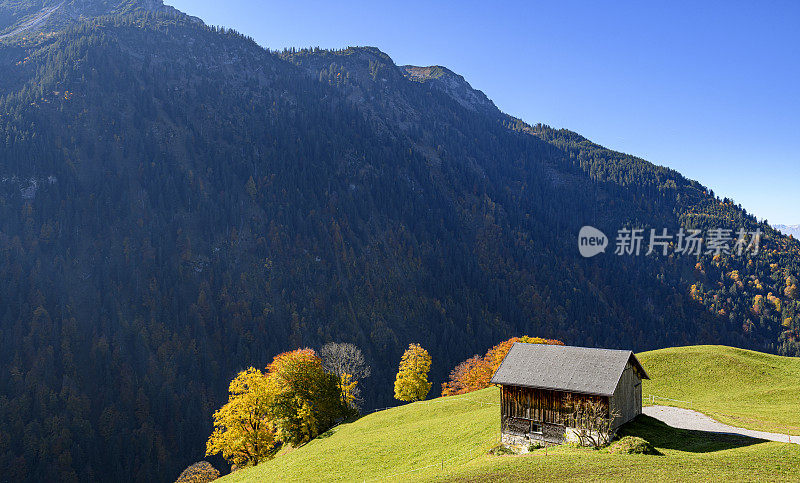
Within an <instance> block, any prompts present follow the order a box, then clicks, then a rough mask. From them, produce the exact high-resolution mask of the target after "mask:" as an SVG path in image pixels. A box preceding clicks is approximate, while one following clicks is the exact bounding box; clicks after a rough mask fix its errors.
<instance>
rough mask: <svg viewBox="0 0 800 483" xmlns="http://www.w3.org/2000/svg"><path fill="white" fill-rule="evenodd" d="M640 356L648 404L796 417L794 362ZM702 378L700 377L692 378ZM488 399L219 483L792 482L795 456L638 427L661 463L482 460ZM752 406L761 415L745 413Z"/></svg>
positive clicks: (430, 405)
mask: <svg viewBox="0 0 800 483" xmlns="http://www.w3.org/2000/svg"><path fill="white" fill-rule="evenodd" d="M639 357H640V359H641V360H642V363H643V364H644V365H645V367H646V368H647V370H648V371H649V372H650V375H651V377H652V378H653V380H652V381H651V382H649V383H648V384H647V386H645V393H646V394H648V393H650V392H652V393H654V394H658V395H663V396H664V397H672V398H674V399H681V397H684V398H689V399H691V400H692V402H693V403H694V404H693V408H694V409H698V410H701V411H704V412H707V413H709V414H712V415H715V416H716V413H715V411H716V412H720V414H727V415H728V417H731V418H738V419H737V420H736V421H744V420H746V419H747V420H757V421H760V422H761V423H760V424H771V425H775V426H780V425H781V424H783V422H784V421H786V420H789V419H791V417H792V414H796V412H797V411H798V410H799V408H797V407H796V406H797V405H796V404H794V405H793V404H792V401H794V400H795V399H796V396H793V394H794V395H796V394H797V390H796V389H797V384H798V381H800V379H798V378H797V375H798V371H800V361H799V360H795V359H791V358H782V357H778V356H771V355H767V354H760V353H757V352H751V351H741V350H739V349H732V348H729V347H720V346H692V347H683V348H674V349H663V350H659V351H652V352H647V353H643V354H640V355H639ZM703 371H709V372H708V373H707V376H706V377H705V378H698V377H697V375H699V374H706V373H705V372H703ZM694 381H696V382H694ZM703 381H705V382H703ZM793 384H794V386H793ZM748 386H750V388H749V389H748ZM792 387H794V388H795V389H794V391H792V389H791V388H792ZM657 391H660V393H658V392H657ZM678 396H680V397H678ZM498 399H499V395H498V390H497V389H496V388H489V389H485V390H483V391H478V392H474V393H471V394H466V395H463V396H455V397H449V398H439V399H433V400H429V401H424V402H419V403H414V404H408V405H405V406H401V407H397V408H393V409H389V410H384V411H379V412H376V413H373V414H370V415H367V416H365V417H363V418H361V419H359V420H358V421H356V422H353V423H348V424H343V425H340V426H338V427H336V428H334V429H333V430H331V431H329V432H328V433H326V434H325V435H323V436H322V437H320V438H318V439H316V440H315V441H312V442H311V443H309V444H307V445H306V446H304V447H302V448H299V449H297V450H295V451H292V452H289V453H287V454H285V455H283V456H280V457H279V458H276V459H274V460H272V461H269V462H266V463H263V464H261V465H259V466H257V467H255V468H249V469H246V470H242V471H239V472H236V473H234V474H232V475H229V476H228V477H226V478H225V479H224V480H223V481H226V482H247V481H276V480H294V481H298V480H302V481H310V480H320V479H324V480H341V481H370V480H377V479H385V478H388V479H402V480H409V479H417V480H439V479H441V480H463V481H471V480H485V479H487V478H491V479H492V480H503V479H507V480H515V481H516V480H525V479H537V480H542V479H544V480H557V479H565V478H566V479H573V478H581V479H589V480H592V479H616V480H639V479H643V478H652V477H656V478H663V479H667V478H669V479H671V480H690V479H692V480H694V479H698V478H710V477H712V476H713V477H715V478H719V477H722V478H725V479H730V480H758V479H762V480H763V479H785V480H791V479H800V467H798V466H797V464H796V462H797V461H798V460H800V446H798V445H789V444H784V443H772V442H761V441H758V440H753V439H749V438H741V437H736V436H728V435H714V434H709V433H702V432H695V431H684V430H678V429H674V428H670V427H668V426H666V425H664V424H662V423H660V422H659V421H656V420H654V419H651V418H647V417H641V418H640V419H639V420H637V421H636V422H635V423H633V424H630V425H628V426H627V427H626V429H625V432H626V433H627V434H632V435H636V436H641V437H644V438H645V439H647V440H648V441H650V442H651V443H653V445H654V446H655V447H656V448H657V449H658V450H659V451H660V452H661V453H663V455H662V456H645V455H617V454H609V453H607V452H605V451H592V450H587V449H576V448H569V447H559V448H551V449H549V450H548V451H547V452H546V453H545V452H544V451H542V450H538V451H535V452H534V453H532V454H530V455H528V456H522V457H517V456H490V455H487V454H486V453H487V451H488V450H489V449H490V448H491V447H492V446H493V445H494V444H495V443H496V442H497V440H498V437H499V427H498V426H499V407H498V406H497V402H498ZM687 400H688V399H687ZM754 400H758V401H760V404H758V405H752V404H750V402H751V401H754ZM728 422H733V420H728ZM767 427H768V426H767ZM762 428H763V427H762ZM412 470H413V471H412Z"/></svg>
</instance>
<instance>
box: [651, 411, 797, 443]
mask: <svg viewBox="0 0 800 483" xmlns="http://www.w3.org/2000/svg"><path fill="white" fill-rule="evenodd" d="M643 412H644V414H646V415H648V416H650V417H651V418H655V419H658V420H659V421H661V422H663V423H666V424H668V425H669V426H672V427H673V428H680V429H693V430H696V431H707V432H711V433H724V434H738V435H741V436H749V437H751V438H758V439H766V440H768V441H780V442H781V443H794V444H800V436H789V435H788V434H787V433H768V432H766V431H754V430H752V429H744V428H737V427H736V426H730V425H727V424H723V423H720V422H719V421H717V420H715V419H711V418H710V417H708V416H706V415H705V414H702V413H699V412H697V411H692V410H691V409H683V408H675V407H671V406H645V407H644V408H643Z"/></svg>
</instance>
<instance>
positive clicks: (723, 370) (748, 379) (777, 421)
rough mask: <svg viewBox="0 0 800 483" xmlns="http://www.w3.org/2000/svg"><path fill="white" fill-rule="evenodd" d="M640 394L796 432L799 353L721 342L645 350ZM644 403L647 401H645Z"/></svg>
mask: <svg viewBox="0 0 800 483" xmlns="http://www.w3.org/2000/svg"><path fill="white" fill-rule="evenodd" d="M639 359H640V361H641V362H642V364H643V365H644V367H645V368H646V370H647V371H648V373H649V375H650V377H651V378H652V379H651V380H650V381H644V383H643V394H644V397H645V399H646V398H647V396H648V395H649V394H653V395H656V396H660V397H662V398H670V399H677V400H681V401H691V404H686V403H682V402H675V401H668V400H664V399H655V402H656V404H663V405H671V406H680V407H686V408H689V409H694V410H696V411H700V412H702V413H705V414H708V415H709V416H711V417H713V418H714V419H717V420H719V421H722V422H724V423H727V424H731V425H734V426H739V427H743V428H750V429H758V430H762V431H772V432H778V433H786V432H787V431H791V433H792V434H800V403H799V402H798V401H800V399H798V398H800V358H796V357H781V356H776V355H771V354H764V353H761V352H754V351H748V350H743V349H735V348H732V347H724V346H690V347H678V348H669V349H660V350H656V351H650V352H645V353H642V354H640V355H639ZM645 402H647V400H646V401H645Z"/></svg>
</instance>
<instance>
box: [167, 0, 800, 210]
mask: <svg viewBox="0 0 800 483" xmlns="http://www.w3.org/2000/svg"><path fill="white" fill-rule="evenodd" d="M166 3H168V4H170V5H173V6H175V7H176V8H178V9H180V10H182V11H184V12H186V13H189V14H192V15H195V16H198V17H200V18H202V19H203V20H204V21H205V22H206V23H207V24H211V25H224V26H226V27H231V28H235V29H236V30H238V31H240V32H242V33H244V34H247V35H250V36H252V37H253V38H255V39H256V41H257V42H258V43H259V44H261V45H263V46H265V47H270V48H272V49H280V48H283V47H293V46H294V47H309V46H319V47H323V48H340V47H347V46H352V45H371V46H376V47H378V48H380V49H381V50H383V51H384V52H386V53H388V54H389V55H390V56H391V57H392V58H393V59H394V61H395V62H396V63H398V64H415V65H433V64H438V65H444V66H446V67H448V68H450V69H452V70H454V71H455V72H458V73H459V74H462V75H463V76H464V77H465V78H466V79H467V80H468V81H469V82H470V83H471V84H472V86H473V87H475V88H477V89H481V90H483V91H484V92H485V93H486V94H487V95H488V96H489V97H490V98H491V99H492V100H494V101H495V103H496V104H497V106H498V107H500V109H502V110H503V111H505V112H508V113H510V114H513V115H515V116H518V117H520V118H522V119H524V120H525V121H527V122H530V123H536V122H543V123H545V124H549V125H551V126H554V127H564V128H568V129H571V130H574V131H577V132H578V133H580V134H582V135H584V136H586V137H588V138H589V139H591V140H593V141H595V142H597V143H599V144H602V145H604V146H606V147H609V148H612V149H615V150H618V151H623V152H626V153H630V154H634V155H637V156H641V157H643V158H645V159H647V160H649V161H652V162H654V163H656V164H661V165H665V166H669V167H671V168H674V169H677V170H678V171H680V172H681V173H683V174H684V175H686V176H688V177H690V178H693V179H697V180H699V181H700V182H702V183H703V184H705V185H706V186H709V187H710V188H712V189H713V190H714V191H715V192H716V193H717V194H718V195H719V196H727V197H730V198H733V199H734V200H735V201H737V202H739V203H741V204H742V205H743V206H744V207H745V208H746V209H747V210H748V211H749V212H751V213H755V214H756V215H757V216H758V217H760V218H766V219H768V220H769V221H770V223H773V224H774V223H784V224H796V223H800V2H798V1H786V2H779V1H763V2H756V1H753V2H737V1H725V2H686V3H682V2H677V1H673V2H641V1H639V2H630V3H628V2H622V1H618V2H588V1H587V2H569V1H549V2H534V1H528V2H511V1H508V2H489V1H483V2H473V1H469V0H462V1H459V2H453V1H450V2H440V1H435V0H428V1H416V0H406V1H402V2H385V3H383V2H377V1H372V2H366V1H364V2H362V1H352V2H348V1H339V2H331V1H292V2H288V1H287V2H272V1H268V0H226V1H225V2H224V4H223V2H221V1H220V0H166Z"/></svg>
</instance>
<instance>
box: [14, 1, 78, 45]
mask: <svg viewBox="0 0 800 483" xmlns="http://www.w3.org/2000/svg"><path fill="white" fill-rule="evenodd" d="M64 3H66V0H64V1H63V2H61V3H59V4H58V5H56V6H55V7H52V8H48V9H45V10H42V11H41V12H39V14H38V15H36V16H35V17H34V18H32V19H30V20H28V21H27V22H25V23H24V24H22V25H20V26H19V27H17V28H16V29H14V30H12V31H11V32H9V33H7V34H4V35H0V40H2V39H5V38H7V37H11V36H14V35H17V34H20V33H22V32H24V31H26V30H28V29H32V28H35V27H38V26H39V25H41V24H42V23H44V21H45V20H47V19H48V18H50V15H53V12H55V11H56V10H58V9H59V8H61V6H62V5H64Z"/></svg>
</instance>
